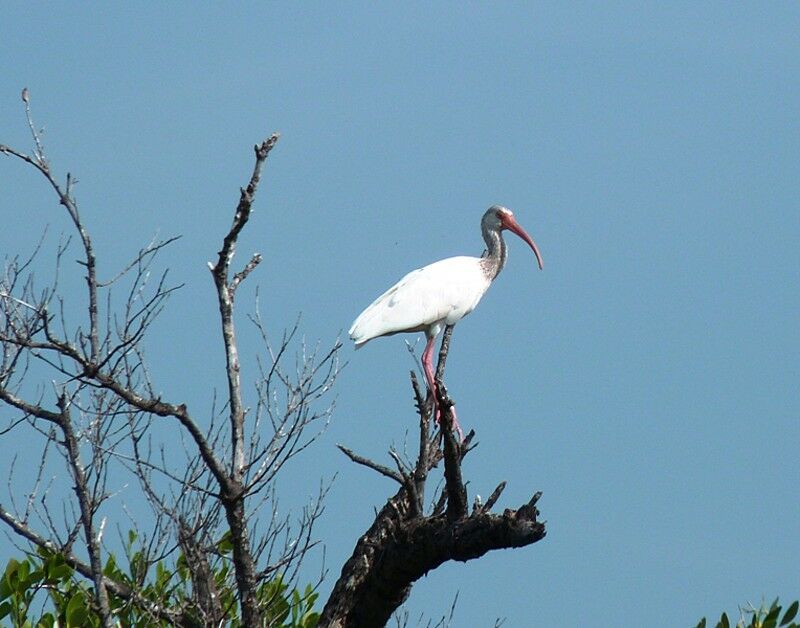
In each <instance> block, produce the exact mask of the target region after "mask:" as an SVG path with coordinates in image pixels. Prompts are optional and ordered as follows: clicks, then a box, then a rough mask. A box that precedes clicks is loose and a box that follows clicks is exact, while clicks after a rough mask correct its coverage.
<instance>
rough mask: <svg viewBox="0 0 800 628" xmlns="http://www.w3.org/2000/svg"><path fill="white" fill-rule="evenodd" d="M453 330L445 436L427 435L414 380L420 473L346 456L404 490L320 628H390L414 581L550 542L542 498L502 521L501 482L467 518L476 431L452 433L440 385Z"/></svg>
mask: <svg viewBox="0 0 800 628" xmlns="http://www.w3.org/2000/svg"><path fill="white" fill-rule="evenodd" d="M451 333H452V328H448V329H447V331H446V332H445V336H444V339H443V341H442V350H441V352H440V355H439V367H438V368H437V380H438V381H437V385H438V388H439V400H438V401H439V407H440V408H441V409H442V412H443V416H442V428H443V429H442V432H443V433H442V434H441V435H436V436H433V437H432V438H431V437H430V436H429V432H428V429H429V425H430V412H431V408H432V404H431V403H430V399H428V400H426V399H425V397H424V396H423V395H422V394H421V392H420V390H419V386H418V384H417V380H416V378H415V377H414V375H413V373H412V385H413V387H414V393H415V397H416V401H417V408H418V410H419V412H420V450H419V457H418V458H417V462H416V465H415V468H414V469H413V470H412V469H407V468H403V466H402V465H401V464H400V462H399V461H398V457H397V455H396V454H394V452H391V453H393V454H394V455H393V457H395V460H396V461H398V471H397V472H395V471H394V470H392V469H389V468H388V467H385V466H384V465H381V464H379V463H377V462H373V461H371V460H368V459H366V458H364V457H362V456H358V455H357V454H354V453H353V452H351V451H350V450H349V449H347V448H345V447H342V446H341V445H340V449H342V451H344V453H345V454H347V455H348V456H349V457H350V459H351V460H352V461H353V462H356V463H358V464H361V465H363V466H366V467H368V468H371V469H373V470H374V471H377V472H378V473H381V474H382V475H384V476H386V477H390V478H392V479H394V480H396V481H397V482H398V483H399V484H400V485H401V488H400V489H399V490H398V491H397V493H396V494H395V495H394V496H392V497H391V498H390V499H389V500H388V501H387V502H386V504H385V505H384V506H383V508H382V509H381V510H380V512H379V513H378V514H377V515H376V517H375V520H374V521H373V523H372V525H371V526H370V528H369V529H368V530H367V532H366V533H365V534H364V535H363V536H362V537H361V538H360V539H359V541H358V543H357V544H356V547H355V549H354V551H353V554H352V556H351V557H350V558H349V559H348V561H347V562H346V563H345V565H344V567H343V568H342V572H341V575H340V577H339V579H338V581H337V582H336V584H335V585H334V588H333V591H332V592H331V595H330V597H329V599H328V601H327V603H326V604H325V608H324V609H323V611H322V615H321V617H320V621H319V626H320V628H371V627H378V626H384V625H386V622H388V621H389V619H390V617H391V616H392V613H394V612H395V611H396V610H397V608H398V607H399V606H400V605H401V604H402V603H403V602H405V600H406V599H407V598H408V596H409V594H410V592H411V587H412V586H413V584H414V582H415V581H416V580H418V579H419V578H421V577H422V576H424V575H425V574H426V573H428V572H429V571H430V570H432V569H436V568H437V567H438V566H439V565H441V564H442V563H444V562H446V561H449V560H457V561H461V562H466V561H468V560H472V559H475V558H479V557H481V556H483V555H484V554H486V553H487V552H489V551H491V550H495V549H510V548H521V547H525V546H528V545H531V544H533V543H536V542H537V541H540V540H541V539H543V538H544V536H545V533H546V531H545V525H544V523H543V522H541V521H539V520H538V519H537V517H538V515H539V511H538V509H537V508H536V503H537V501H538V500H539V498H540V497H541V493H536V494H535V495H533V497H532V498H531V499H530V501H528V502H527V503H526V504H523V505H522V506H521V507H519V508H517V509H516V510H511V509H506V510H505V511H503V513H502V514H494V513H491V512H489V510H490V509H491V508H492V506H494V504H495V503H496V502H497V500H498V498H499V497H500V494H501V493H502V491H503V489H504V488H505V482H501V483H500V484H499V485H498V486H497V488H496V489H495V490H494V491H493V492H492V493H491V495H490V497H489V499H488V500H487V502H486V504H485V505H482V504H481V503H480V502H478V501H477V500H476V502H475V504H474V506H473V508H472V512H471V513H468V508H467V503H468V502H467V490H466V487H465V485H464V481H463V478H462V474H461V462H462V460H463V459H464V456H465V455H466V454H467V453H469V451H471V449H472V447H473V446H472V445H471V442H472V439H473V437H474V432H470V434H468V435H467V437H466V439H465V440H464V442H462V443H459V442H458V441H457V440H456V438H455V437H454V434H453V432H452V429H451V427H452V418H453V416H452V412H451V408H452V406H453V402H452V400H451V399H450V398H449V397H448V394H447V390H446V388H445V386H444V384H443V382H442V381H441V380H442V378H443V375H444V362H445V360H446V358H447V351H448V349H449V342H450V334H451ZM442 459H444V465H445V471H444V474H445V489H444V491H443V493H442V495H441V497H440V499H439V500H438V503H437V505H436V506H435V507H434V508H433V511H432V512H431V513H430V514H428V515H425V514H424V513H423V502H422V498H421V496H422V495H424V489H425V481H426V480H427V477H428V471H430V470H431V469H432V468H433V467H435V466H436V465H437V464H438V462H440V461H441V460H442Z"/></svg>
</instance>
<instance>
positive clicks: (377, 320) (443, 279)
mask: <svg viewBox="0 0 800 628" xmlns="http://www.w3.org/2000/svg"><path fill="white" fill-rule="evenodd" d="M504 229H508V230H509V231H511V232H513V233H515V234H517V235H518V236H519V237H520V238H522V239H523V240H525V242H527V243H528V246H530V247H531V249H533V253H534V255H536V260H537V262H538V264H539V268H540V269H543V268H544V264H543V262H542V256H541V254H540V253H539V249H538V248H537V246H536V244H535V243H534V241H533V239H531V237H530V236H529V235H528V234H527V233H526V232H525V230H524V229H523V228H522V227H521V226H520V225H519V223H518V222H517V221H516V219H515V218H514V214H513V213H511V211H510V210H509V209H506V208H505V207H501V206H500V205H493V206H492V207H490V208H489V209H488V210H486V213H485V214H484V215H483V218H482V219H481V233H482V234H483V239H484V241H485V242H486V252H485V253H484V254H483V256H482V257H467V256H459V257H448V258H447V259H443V260H440V261H438V262H434V263H433V264H430V265H428V266H425V267H423V268H419V269H417V270H414V271H412V272H410V273H408V274H407V275H406V276H405V277H403V278H402V279H401V280H400V281H398V282H397V283H396V284H395V285H393V286H392V287H391V288H389V289H388V290H387V291H386V292H384V293H383V294H382V295H381V296H379V297H378V298H377V299H375V301H374V302H373V303H372V305H370V306H369V307H368V308H367V309H366V310H364V311H363V312H361V314H359V316H358V318H356V320H355V322H353V325H352V327H350V332H349V334H350V338H351V339H352V340H354V341H355V344H356V349H359V348H361V347H362V346H363V345H364V344H365V343H367V342H369V341H370V340H372V339H373V338H378V337H380V336H391V335H393V334H399V333H403V332H419V331H423V332H425V336H426V337H427V344H426V345H425V351H424V352H423V353H422V368H423V371H424V372H425V379H426V381H427V383H428V388H429V389H430V391H431V393H432V394H433V399H434V403H436V392H435V391H436V383H435V380H434V374H433V343H434V340H435V339H436V336H438V335H439V333H440V332H441V331H442V330H443V329H444V328H445V326H447V325H454V324H455V323H457V322H458V321H460V320H461V319H462V318H464V317H465V316H466V315H467V314H469V313H470V312H471V311H472V310H474V309H475V307H476V306H477V305H478V302H479V301H480V300H481V297H483V295H484V294H485V293H486V291H487V290H488V289H489V286H490V285H492V282H493V281H494V280H495V278H496V277H497V275H499V274H500V271H501V270H503V266H505V263H506V258H507V256H508V251H507V250H506V243H505V241H504V240H503V236H502V231H503V230H504ZM439 414H440V413H439V409H438V405H437V408H436V421H437V423H438V422H439ZM453 423H454V426H455V427H456V429H457V430H458V431H459V433H461V428H460V427H459V426H458V422H457V421H456V420H455V413H454V415H453Z"/></svg>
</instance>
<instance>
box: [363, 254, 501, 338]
mask: <svg viewBox="0 0 800 628" xmlns="http://www.w3.org/2000/svg"><path fill="white" fill-rule="evenodd" d="M488 286H489V281H488V278H486V277H485V275H484V274H483V272H482V271H481V269H480V264H479V260H478V259H477V258H474V257H466V256H464V257H451V258H448V259H444V260H441V261H439V262H435V263H433V264H430V265H429V266H425V267H423V268H419V269H417V270H415V271H412V272H410V273H408V274H407V275H406V276H405V277H403V278H402V279H401V280H400V281H398V282H397V283H396V284H395V285H393V286H392V287H391V288H389V289H388V290H387V291H386V292H384V293H383V294H382V295H381V296H379V297H378V298H377V299H375V301H374V302H373V303H372V304H371V305H370V306H369V307H368V308H367V309H365V310H364V311H363V312H362V313H361V314H360V315H359V317H358V318H357V319H356V320H355V322H354V323H353V326H352V327H351V328H350V337H351V338H352V339H353V340H355V342H356V344H357V345H361V344H363V343H365V342H367V341H368V340H371V339H372V338H377V337H378V336H388V335H391V334H396V333H399V332H414V331H425V330H427V329H428V328H429V327H431V326H432V325H433V324H435V323H436V322H440V321H446V322H455V321H457V320H459V319H460V318H462V317H463V316H465V315H466V314H468V313H469V312H471V311H472V310H473V309H474V307H475V305H477V303H478V301H479V300H480V298H481V296H483V293H484V292H486V288H488ZM449 319H453V320H449Z"/></svg>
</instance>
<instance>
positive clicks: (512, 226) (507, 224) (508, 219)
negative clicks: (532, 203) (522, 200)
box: [500, 215, 544, 270]
mask: <svg viewBox="0 0 800 628" xmlns="http://www.w3.org/2000/svg"><path fill="white" fill-rule="evenodd" d="M500 220H501V222H502V223H503V227H504V228H506V229H508V230H509V231H513V232H514V233H516V234H517V235H518V236H519V237H520V238H522V239H523V240H525V242H527V243H528V246H529V247H531V249H533V254H534V255H535V256H536V261H537V262H539V270H544V262H543V261H542V254H541V253H539V247H537V246H536V242H534V241H533V238H531V237H530V236H529V235H528V233H527V232H526V231H525V229H523V228H522V227H521V226H520V224H519V223H518V222H517V221H516V219H515V218H514V216H509V215H505V216H503V217H502V218H501V219H500Z"/></svg>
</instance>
